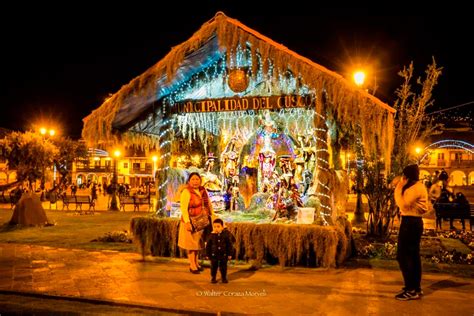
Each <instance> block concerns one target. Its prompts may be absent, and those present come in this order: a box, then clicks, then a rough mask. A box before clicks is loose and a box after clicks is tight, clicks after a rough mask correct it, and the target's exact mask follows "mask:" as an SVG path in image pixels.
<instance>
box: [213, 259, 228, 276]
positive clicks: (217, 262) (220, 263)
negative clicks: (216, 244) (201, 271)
mask: <svg viewBox="0 0 474 316" xmlns="http://www.w3.org/2000/svg"><path fill="white" fill-rule="evenodd" d="M218 267H219V270H220V271H221V278H222V280H226V279H227V258H225V259H211V277H212V278H213V279H215V278H216V276H217V268H218Z"/></svg>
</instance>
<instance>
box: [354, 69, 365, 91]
mask: <svg viewBox="0 0 474 316" xmlns="http://www.w3.org/2000/svg"><path fill="white" fill-rule="evenodd" d="M353 79H354V83H355V84H356V85H357V86H358V87H361V86H362V85H363V84H364V81H365V72H363V71H362V70H358V71H356V72H354V75H353Z"/></svg>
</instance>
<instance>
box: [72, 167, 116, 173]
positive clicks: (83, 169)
mask: <svg viewBox="0 0 474 316" xmlns="http://www.w3.org/2000/svg"><path fill="white" fill-rule="evenodd" d="M76 172H107V173H110V172H113V169H112V167H111V166H100V167H99V166H77V167H76Z"/></svg>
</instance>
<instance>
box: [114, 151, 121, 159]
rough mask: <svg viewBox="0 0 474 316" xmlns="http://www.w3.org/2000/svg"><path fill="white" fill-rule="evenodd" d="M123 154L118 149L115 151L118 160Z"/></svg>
mask: <svg viewBox="0 0 474 316" xmlns="http://www.w3.org/2000/svg"><path fill="white" fill-rule="evenodd" d="M121 154H122V153H121V152H120V150H118V149H117V150H116V151H114V156H115V157H117V158H118V157H120V155H121Z"/></svg>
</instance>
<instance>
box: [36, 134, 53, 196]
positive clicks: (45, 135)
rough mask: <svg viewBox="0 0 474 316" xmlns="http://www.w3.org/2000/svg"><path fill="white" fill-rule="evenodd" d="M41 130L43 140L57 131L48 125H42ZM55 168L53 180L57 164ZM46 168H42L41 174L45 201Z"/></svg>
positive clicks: (42, 193) (42, 194)
mask: <svg viewBox="0 0 474 316" xmlns="http://www.w3.org/2000/svg"><path fill="white" fill-rule="evenodd" d="M39 132H40V134H41V136H42V137H43V141H45V140H46V137H47V136H49V137H53V136H54V135H56V131H55V130H54V129H52V128H51V129H47V128H46V127H41V128H40V129H39ZM53 168H54V176H53V180H54V181H56V166H54V165H53ZM45 173H46V170H45V168H44V166H43V170H42V175H41V186H40V188H41V200H42V201H44V200H45V194H44V189H45V183H46V175H45Z"/></svg>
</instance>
